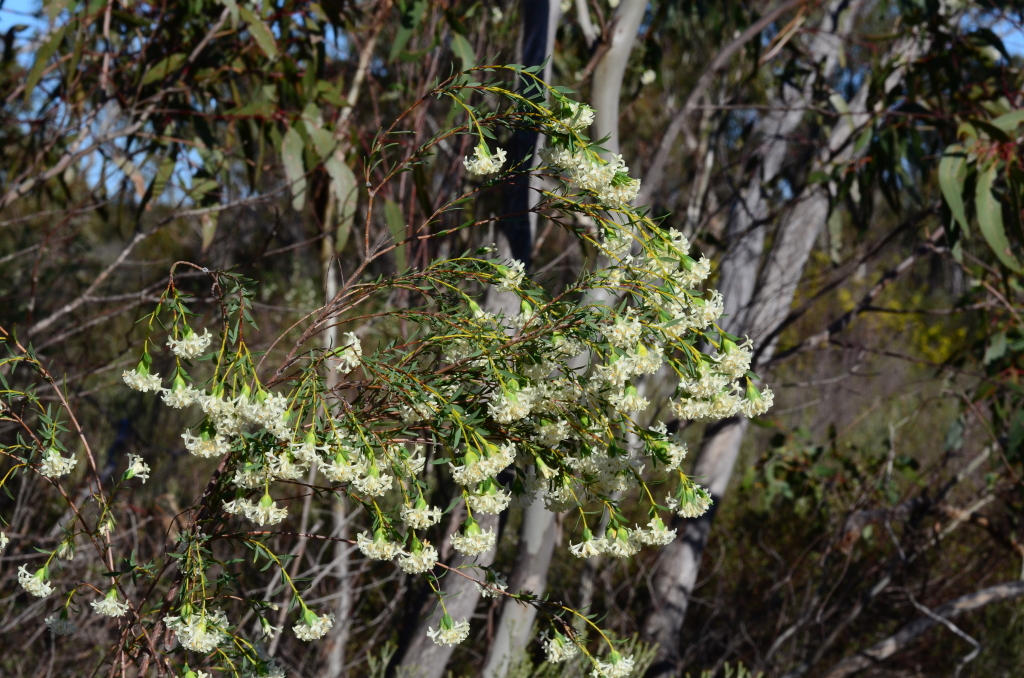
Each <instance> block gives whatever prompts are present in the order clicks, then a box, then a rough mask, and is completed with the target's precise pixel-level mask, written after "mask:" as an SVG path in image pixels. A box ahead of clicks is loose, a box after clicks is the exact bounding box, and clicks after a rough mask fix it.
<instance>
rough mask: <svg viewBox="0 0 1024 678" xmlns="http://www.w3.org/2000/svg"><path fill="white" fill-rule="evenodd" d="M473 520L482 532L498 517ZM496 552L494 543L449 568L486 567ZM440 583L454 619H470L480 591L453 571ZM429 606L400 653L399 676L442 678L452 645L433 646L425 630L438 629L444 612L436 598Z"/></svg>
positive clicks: (482, 516)
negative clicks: (427, 612)
mask: <svg viewBox="0 0 1024 678" xmlns="http://www.w3.org/2000/svg"><path fill="white" fill-rule="evenodd" d="M476 521H477V523H479V525H480V529H482V530H483V531H485V532H486V531H488V530H494V531H495V532H497V531H498V527H499V526H498V516H494V515H486V514H480V515H478V516H477V517H476ZM497 551H498V544H497V542H495V544H494V547H493V548H491V550H490V551H487V552H486V553H482V554H480V555H479V556H474V557H467V556H462V555H459V556H456V557H455V558H454V559H453V561H452V563H451V567H453V568H466V567H467V566H470V565H474V564H475V565H482V566H488V565H490V564H491V563H493V562H494V556H495V555H496V554H497ZM467 574H470V575H474V574H479V572H474V571H473V570H468V571H467ZM440 582H441V590H442V591H444V596H445V601H444V604H445V607H446V608H447V609H448V614H449V615H451V617H452V619H454V620H455V621H461V620H463V619H467V620H468V619H471V618H472V616H473V611H474V610H476V605H477V603H478V602H479V601H480V591H478V590H477V587H476V584H475V583H473V582H472V581H470V580H469V579H466V578H465V577H462V576H460V575H458V574H454V573H452V572H448V573H446V574H445V576H444V577H442V578H441V580H440ZM432 607H433V609H432V610H431V613H430V614H428V615H427V616H426V618H424V619H423V620H422V621H420V623H419V625H418V626H417V627H416V631H415V634H414V635H413V637H412V642H410V643H409V647H408V648H406V650H405V654H404V655H403V656H402V661H401V663H400V664H399V666H398V670H397V672H396V675H397V676H399V678H441V676H443V675H444V670H445V667H446V666H447V665H448V660H449V659H450V658H451V656H452V651H453V650H454V648H452V647H449V646H448V645H435V644H434V641H432V640H431V639H430V638H429V637H428V636H427V629H429V628H431V627H433V628H435V629H437V628H439V627H440V626H441V617H442V615H443V614H444V612H443V611H442V610H441V606H440V605H438V604H436V601H433V605H432Z"/></svg>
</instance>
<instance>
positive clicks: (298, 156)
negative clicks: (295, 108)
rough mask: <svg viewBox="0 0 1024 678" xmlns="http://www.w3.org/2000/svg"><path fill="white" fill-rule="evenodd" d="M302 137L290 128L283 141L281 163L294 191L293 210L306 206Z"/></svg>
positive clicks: (297, 210)
mask: <svg viewBox="0 0 1024 678" xmlns="http://www.w3.org/2000/svg"><path fill="white" fill-rule="evenodd" d="M304 145H305V144H303V143H302V136H301V135H300V134H299V132H298V130H296V129H295V128H294V127H289V128H288V131H287V132H285V134H284V139H282V140H281V161H282V162H283V163H284V176H285V178H286V179H287V180H288V185H289V186H290V187H291V189H292V209H293V210H295V211H296V212H299V211H301V210H302V207H303V205H305V204H306V170H305V168H304V167H303V164H302V149H303V146H304Z"/></svg>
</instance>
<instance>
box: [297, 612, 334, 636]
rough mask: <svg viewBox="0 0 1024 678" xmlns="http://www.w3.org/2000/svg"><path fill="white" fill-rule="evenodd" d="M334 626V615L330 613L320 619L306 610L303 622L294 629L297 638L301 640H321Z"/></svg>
mask: <svg viewBox="0 0 1024 678" xmlns="http://www.w3.org/2000/svg"><path fill="white" fill-rule="evenodd" d="M332 626H334V613H333V612H329V613H327V614H324V615H320V616H319V617H318V616H316V615H315V614H313V613H312V612H311V611H310V610H306V611H305V614H304V615H303V618H302V621H300V622H299V623H298V624H296V625H295V626H293V627H292V631H294V632H295V637H296V638H298V639H299V640H319V639H320V638H323V637H324V635H325V634H326V633H327V632H328V631H330V630H331V627H332Z"/></svg>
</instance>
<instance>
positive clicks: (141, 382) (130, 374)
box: [121, 369, 160, 393]
mask: <svg viewBox="0 0 1024 678" xmlns="http://www.w3.org/2000/svg"><path fill="white" fill-rule="evenodd" d="M121 378H122V379H124V383H126V384H128V386H130V387H131V388H134V389H135V390H136V391H141V392H142V393H149V392H150V391H153V392H156V391H159V390H160V375H159V374H141V373H139V371H138V369H134V370H125V371H124V372H122V373H121Z"/></svg>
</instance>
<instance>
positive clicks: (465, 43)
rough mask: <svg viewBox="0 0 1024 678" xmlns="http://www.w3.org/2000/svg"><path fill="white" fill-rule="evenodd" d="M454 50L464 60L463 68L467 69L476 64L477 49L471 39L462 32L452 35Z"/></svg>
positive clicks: (460, 59)
mask: <svg viewBox="0 0 1024 678" xmlns="http://www.w3.org/2000/svg"><path fill="white" fill-rule="evenodd" d="M452 51H453V52H455V56H457V57H459V61H461V62H462V70H467V69H469V68H472V67H473V66H474V65H476V50H474V49H473V46H472V45H470V44H469V40H466V37H465V36H464V35H462V34H460V33H454V34H453V35H452Z"/></svg>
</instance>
